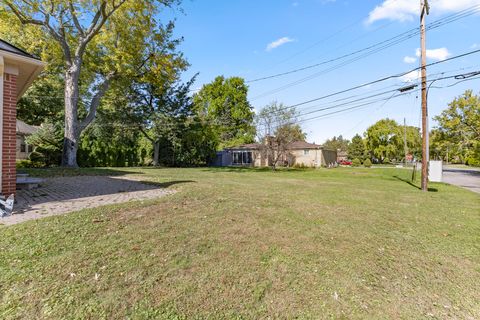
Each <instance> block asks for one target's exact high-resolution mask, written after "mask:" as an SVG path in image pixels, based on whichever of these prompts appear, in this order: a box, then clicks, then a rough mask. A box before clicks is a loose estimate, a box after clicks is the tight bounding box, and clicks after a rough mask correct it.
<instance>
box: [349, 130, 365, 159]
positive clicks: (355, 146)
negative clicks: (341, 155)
mask: <svg viewBox="0 0 480 320" xmlns="http://www.w3.org/2000/svg"><path fill="white" fill-rule="evenodd" d="M365 152H366V150H365V141H364V140H363V138H362V137H361V136H360V135H359V134H357V135H355V136H354V137H353V138H352V142H350V144H349V145H348V158H349V159H363V158H365Z"/></svg>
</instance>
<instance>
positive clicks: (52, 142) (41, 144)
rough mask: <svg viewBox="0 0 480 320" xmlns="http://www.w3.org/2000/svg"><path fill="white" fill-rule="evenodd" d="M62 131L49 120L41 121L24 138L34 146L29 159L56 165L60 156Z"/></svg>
mask: <svg viewBox="0 0 480 320" xmlns="http://www.w3.org/2000/svg"><path fill="white" fill-rule="evenodd" d="M62 133H63V130H62V129H61V127H60V126H58V125H55V124H53V123H51V122H45V123H43V124H42V125H41V126H40V128H39V129H38V130H37V131H36V132H35V133H33V134H32V135H30V136H28V137H27V138H26V139H25V141H26V142H27V143H28V144H29V145H31V146H33V148H34V149H33V152H32V153H31V154H30V160H32V161H33V162H41V163H43V164H44V165H45V166H52V165H57V164H58V162H59V160H60V158H61V156H62Z"/></svg>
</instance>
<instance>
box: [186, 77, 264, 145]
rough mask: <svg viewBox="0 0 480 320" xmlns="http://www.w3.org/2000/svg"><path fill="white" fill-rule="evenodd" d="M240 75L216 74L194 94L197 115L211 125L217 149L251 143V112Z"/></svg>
mask: <svg viewBox="0 0 480 320" xmlns="http://www.w3.org/2000/svg"><path fill="white" fill-rule="evenodd" d="M247 95H248V87H247V85H246V84H245V81H244V79H242V78H238V77H232V78H225V77H223V76H219V77H217V78H215V80H214V81H213V82H212V83H209V84H206V85H204V86H203V87H202V89H201V90H200V91H199V92H198V93H197V94H195V95H194V97H193V103H194V105H195V109H196V110H197V113H198V114H199V116H200V117H201V118H202V119H204V121H206V122H208V123H210V125H211V126H213V128H214V132H215V133H216V139H217V143H218V146H217V149H223V148H225V147H232V146H235V145H240V144H245V143H251V142H253V141H254V139H255V126H254V125H253V120H254V112H253V108H252V106H251V105H250V102H249V101H248V98H247Z"/></svg>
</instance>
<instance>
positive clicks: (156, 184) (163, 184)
mask: <svg viewBox="0 0 480 320" xmlns="http://www.w3.org/2000/svg"><path fill="white" fill-rule="evenodd" d="M138 182H139V183H142V184H146V185H151V186H154V187H159V188H168V187H171V186H174V185H177V184H185V183H196V182H197V181H193V180H173V181H167V182H155V181H143V180H141V181H138Z"/></svg>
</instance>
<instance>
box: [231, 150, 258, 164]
mask: <svg viewBox="0 0 480 320" xmlns="http://www.w3.org/2000/svg"><path fill="white" fill-rule="evenodd" d="M252 159H253V157H252V152H251V151H234V152H233V154H232V163H233V165H236V166H239V165H248V164H252Z"/></svg>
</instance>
